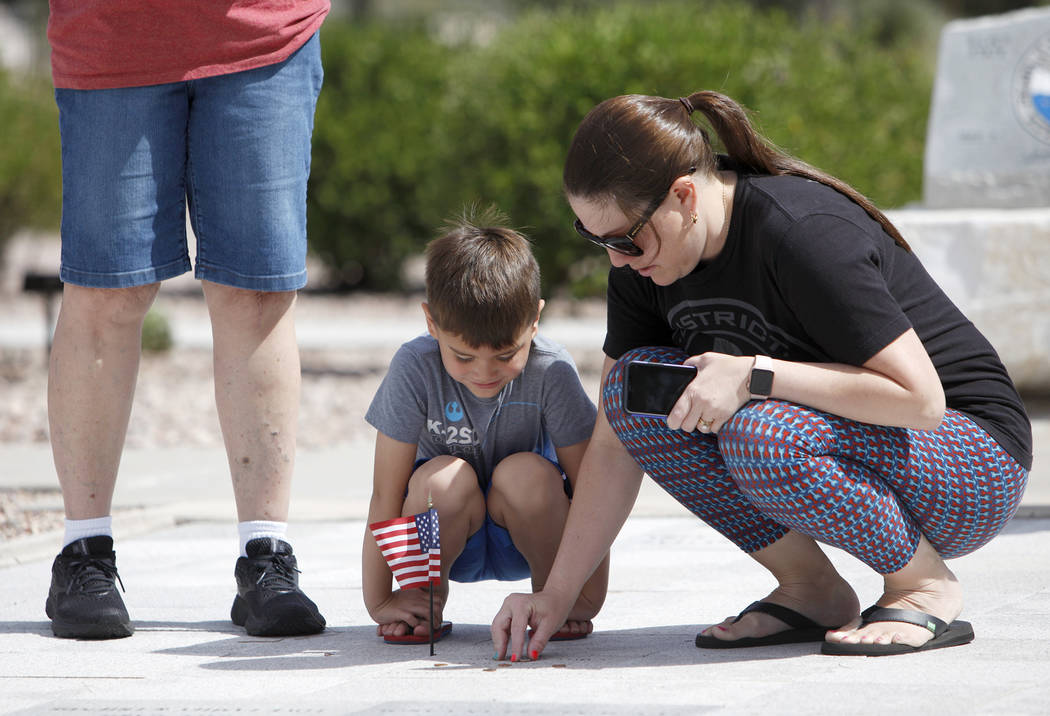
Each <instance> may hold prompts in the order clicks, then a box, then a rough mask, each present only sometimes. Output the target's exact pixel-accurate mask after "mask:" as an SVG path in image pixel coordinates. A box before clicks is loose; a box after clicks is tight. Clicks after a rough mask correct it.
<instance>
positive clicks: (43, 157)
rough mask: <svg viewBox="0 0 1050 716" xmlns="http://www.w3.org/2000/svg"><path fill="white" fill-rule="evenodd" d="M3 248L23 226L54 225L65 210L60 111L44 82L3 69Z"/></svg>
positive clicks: (0, 183)
mask: <svg viewBox="0 0 1050 716" xmlns="http://www.w3.org/2000/svg"><path fill="white" fill-rule="evenodd" d="M0 128H2V131H3V137H4V138H3V140H2V142H0V249H2V248H3V245H4V243H5V242H6V241H7V240H8V239H9V238H10V237H11V235H12V234H13V233H14V232H15V231H17V230H18V229H20V228H23V227H33V228H43V229H54V228H57V227H58V224H59V220H60V218H61V213H62V157H61V149H60V146H59V138H58V110H57V109H56V108H55V101H54V99H53V95H52V93H51V89H50V86H49V85H48V84H46V83H45V82H43V81H39V82H31V81H27V82H22V83H18V84H15V83H12V82H11V81H10V80H9V79H8V78H7V76H6V75H5V74H4V73H3V71H2V70H0Z"/></svg>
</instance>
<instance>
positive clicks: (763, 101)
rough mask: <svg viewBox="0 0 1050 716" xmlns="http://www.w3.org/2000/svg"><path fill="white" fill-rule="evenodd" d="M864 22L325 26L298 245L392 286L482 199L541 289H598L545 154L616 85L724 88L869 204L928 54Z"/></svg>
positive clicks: (738, 11)
mask: <svg viewBox="0 0 1050 716" xmlns="http://www.w3.org/2000/svg"><path fill="white" fill-rule="evenodd" d="M881 29H882V28H880V27H879V26H878V25H877V24H876V23H868V24H863V23H862V24H857V23H856V22H852V23H851V22H845V21H838V22H833V23H832V24H831V25H829V26H825V25H822V24H820V23H816V22H808V21H805V20H796V19H794V18H792V17H789V16H788V15H787V14H785V13H783V12H780V11H776V10H757V9H755V8H753V7H751V6H750V5H747V4H744V3H725V4H723V3H697V2H688V3H682V2H659V3H656V2H654V3H647V4H644V5H635V4H630V5H627V4H625V5H618V4H614V5H611V6H604V7H600V8H594V9H571V8H570V9H563V10H553V11H551V10H538V11H532V12H527V13H525V14H524V15H522V16H520V17H519V18H518V19H516V20H514V21H513V22H511V23H509V24H507V25H506V26H504V27H503V28H502V29H500V30H499V31H498V32H497V34H496V36H495V37H494V38H492V40H491V41H490V42H487V43H485V44H484V45H480V46H479V45H464V46H452V47H449V46H445V45H442V44H440V43H439V42H438V41H437V40H435V39H434V38H433V36H432V35H430V34H428V33H426V32H424V31H423V30H422V29H421V28H407V29H406V28H405V27H388V26H383V25H380V24H376V25H370V26H367V27H352V26H347V25H342V24H338V23H337V22H334V21H333V22H330V23H328V24H327V25H326V27H325V29H324V31H323V38H322V46H323V47H324V62H325V72H326V81H325V82H326V83H325V88H324V90H323V91H322V96H321V100H320V103H319V107H318V115H317V124H316V128H315V139H314V142H315V150H314V164H313V176H312V178H311V188H310V198H309V202H310V216H309V221H310V237H311V245H312V247H313V250H314V251H315V252H316V253H317V254H318V255H319V256H321V257H322V258H323V259H324V260H325V261H326V262H328V263H329V264H330V265H331V266H333V267H334V268H335V269H336V272H337V274H338V275H340V276H342V277H343V279H344V282H345V283H346V284H355V283H356V285H358V286H360V287H364V288H369V289H379V290H385V289H394V288H397V287H398V267H399V265H400V262H401V261H402V260H403V259H404V258H405V257H407V256H409V255H411V254H413V253H416V252H418V251H419V250H420V249H421V248H422V246H423V244H424V243H425V242H426V241H427V240H428V239H429V238H430V237H431V236H432V235H433V232H434V230H435V227H437V226H439V225H440V223H441V222H442V220H443V219H444V218H446V217H448V216H449V215H451V214H455V213H457V212H458V211H459V210H460V209H461V208H462V207H463V205H464V204H467V203H471V202H481V203H490V202H492V203H495V204H497V205H498V206H499V207H500V208H502V209H503V210H504V211H506V212H507V213H508V214H509V215H510V217H511V220H512V221H513V222H515V224H516V225H518V226H520V227H522V228H524V229H525V231H526V232H527V233H528V234H529V235H530V236H531V237H532V238H533V240H534V242H535V251H536V254H537V256H538V258H539V260H540V263H541V266H542V269H543V272H544V278H545V282H546V288H547V290H548V291H549V290H551V289H553V288H558V287H562V286H566V285H568V284H572V285H573V287H574V289H575V291H576V292H577V293H580V292H592V291H594V290H600V287H601V286H602V285H603V276H604V271H605V264H604V260H603V256H602V255H601V254H597V256H596V254H595V252H594V251H593V250H592V249H591V247H590V246H589V245H588V244H586V243H585V242H583V241H581V240H579V239H578V238H576V236H575V234H573V233H572V231H571V230H570V229H568V227H569V224H570V221H571V215H570V213H569V209H568V207H567V206H566V204H565V202H564V199H563V197H562V195H561V169H562V160H563V157H564V153H565V148H566V147H567V145H568V142H569V140H570V138H571V136H572V133H573V131H574V130H575V128H576V126H577V124H578V123H579V121H580V120H581V119H582V117H583V115H584V114H585V113H586V112H587V111H588V110H589V109H590V108H591V107H592V106H594V104H596V103H597V102H599V101H601V100H602V99H605V98H607V97H610V96H613V95H616V94H623V93H627V92H641V93H646V94H659V95H664V96H670V97H674V96H678V95H683V94H687V93H689V92H691V91H694V90H696V89H700V88H705V89H715V90H719V91H722V92H725V93H726V94H729V95H730V96H733V97H734V98H736V99H737V100H739V101H740V102H741V103H743V104H744V105H745V106H747V107H749V108H750V109H751V110H753V111H754V119H755V121H756V123H757V124H758V125H759V126H760V128H761V129H762V131H764V132H765V133H766V134H767V136H769V137H770V138H771V139H772V140H773V141H775V142H776V143H777V144H779V145H780V146H781V147H783V148H784V149H786V150H788V151H790V152H792V153H794V154H797V155H798V156H800V157H802V158H803V159H806V160H807V161H809V162H811V163H812V164H815V165H817V166H819V167H821V168H823V169H826V170H828V171H830V172H831V173H834V174H837V175H839V176H841V177H842V178H844V179H846V180H847V181H850V182H851V183H853V184H854V185H855V186H857V187H858V188H859V189H860V190H861V191H863V192H865V193H867V194H868V195H869V196H871V197H872V198H873V199H874V200H875V201H876V202H877V203H878V204H880V205H881V206H884V207H888V208H892V207H895V206H899V205H901V204H904V203H906V202H909V201H912V200H915V199H917V198H918V197H919V196H920V194H921V179H922V156H923V142H924V137H925V131H926V117H927V113H928V109H929V97H930V90H931V85H932V63H931V58H930V57H929V55H928V52H927V51H926V50H925V49H919V48H918V47H914V48H913V47H911V46H905V47H900V46H897V47H894V46H892V45H890V46H887V42H886V38H885V36H884V35H881V36H880V34H879V32H880V30H881Z"/></svg>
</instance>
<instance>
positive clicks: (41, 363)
mask: <svg viewBox="0 0 1050 716" xmlns="http://www.w3.org/2000/svg"><path fill="white" fill-rule="evenodd" d="M0 300H2V302H3V304H4V309H5V311H6V312H8V315H12V314H14V315H22V316H24V317H25V319H26V320H34V321H35V320H40V313H41V308H40V302H39V300H29V299H24V298H21V297H9V296H7V297H2V298H0ZM420 300H421V299H420V298H419V297H411V298H404V297H382V296H362V295H352V296H349V297H333V296H317V295H311V294H304V295H303V296H301V298H300V302H299V308H298V315H299V316H300V317H302V318H307V317H308V318H309V319H311V320H318V319H322V320H323V318H324V317H325V316H326V315H335V313H336V312H338V313H339V314H340V315H347V314H352V315H356V316H361V317H365V316H367V317H368V318H369V319H371V320H375V321H383V320H390V319H395V318H396V319H403V318H404V317H406V316H411V317H414V316H416V315H418V314H419V311H420V308H419V302H420ZM156 307H157V308H158V309H159V310H160V311H161V313H163V314H164V315H166V316H168V317H169V318H172V319H175V318H177V319H178V320H191V321H204V322H205V323H206V322H207V320H208V319H207V312H206V309H205V307H204V303H203V301H202V300H201V298H200V297H199V295H195V294H192V293H190V294H187V293H186V292H185V291H181V292H172V293H168V294H166V293H165V292H164V291H163V290H162V292H161V295H160V296H159V297H158V299H157V304H156ZM567 310H572V311H573V312H574V313H579V312H581V311H583V312H585V313H586V315H588V316H589V317H591V316H593V317H594V319H595V320H602V316H604V313H603V310H604V309H603V308H602V307H601V306H600V305H597V304H582V305H573V306H572V307H571V308H570V307H568V306H566V307H565V308H561V309H559V308H558V306H557V305H555V304H552V305H550V306H548V308H547V309H545V311H544V316H553V315H558V314H559V313H562V314H563V313H564V311H567ZM411 337H412V336H405V339H406V340H407V339H408V338H411ZM394 350H396V346H391V347H389V348H384V349H378V350H376V349H369V350H338V351H316V350H310V351H302V352H301V362H302V374H303V377H302V400H301V406H300V416H299V446H300V447H301V448H311V447H322V446H330V445H333V444H338V443H340V442H344V441H352V440H355V439H359V438H362V437H370V436H371V435H372V432H373V431H372V428H371V427H370V426H369V425H368V424H367V423H365V421H364V413H365V410H366V409H367V408H368V404H369V402H370V401H371V399H372V396H373V394H374V393H375V390H376V388H377V387H378V386H379V383H380V381H381V380H382V378H383V375H384V374H385V372H386V368H387V365H388V364H389V362H390V358H391V357H392V356H393V353H394ZM599 353H600V351H599V348H598V347H596V348H595V354H594V356H595V357H596V359H592V356H575V355H574V358H576V360H577V362H578V363H579V364H580V369H581V373H582V375H583V378H584V382H585V384H586V385H588V388H589V389H590V390H591V392H592V394H593V392H594V390H593V387H592V385H596V382H597V375H598V370H599V368H600V366H599V363H598V360H597V359H600V355H598V354H599ZM0 391H2V394H3V399H2V400H0V449H2V446H3V445H4V444H12V443H46V442H47V441H48V435H49V433H48V423H47V359H46V354H45V351H44V349H43V347H41V348H40V349H34V350H25V349H10V348H8V349H4V348H0ZM126 445H127V447H129V448H146V449H148V448H151V447H164V446H174V445H193V446H221V445H222V436H221V434H220V431H219V421H218V416H217V414H216V412H215V402H214V386H213V373H212V365H211V352H210V351H207V350H190V349H178V348H176V349H173V350H171V351H169V352H167V353H160V354H149V353H147V354H145V355H144V356H143V358H142V363H141V365H140V368H139V379H138V384H137V388H136V393H135V402H134V406H133V408H132V414H131V422H130V424H129V426H128V434H127V441H126ZM59 525H61V499H60V496H59V494H58V491H57V489H56V490H54V491H26V490H4V489H0V537H2V538H10V537H12V536H15V535H19V534H26V533H36V532H41V531H45V530H47V529H53V528H56V527H58V526H59Z"/></svg>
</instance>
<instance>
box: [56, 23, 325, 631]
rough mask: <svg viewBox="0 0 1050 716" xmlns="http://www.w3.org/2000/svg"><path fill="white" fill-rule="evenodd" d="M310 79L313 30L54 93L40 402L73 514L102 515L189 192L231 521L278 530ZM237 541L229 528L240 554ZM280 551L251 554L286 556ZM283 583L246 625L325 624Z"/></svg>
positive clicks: (290, 402)
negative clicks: (252, 62) (167, 77)
mask: <svg viewBox="0 0 1050 716" xmlns="http://www.w3.org/2000/svg"><path fill="white" fill-rule="evenodd" d="M321 81H322V71H321V66H320V48H319V41H318V39H317V37H316V36H315V37H314V38H312V39H311V40H310V41H309V42H307V43H306V44H305V45H304V46H303V47H302V48H300V49H299V50H298V51H297V52H295V53H294V54H293V55H292V56H291V57H289V58H288V59H287V60H285V61H283V62H281V63H278V64H274V65H270V66H267V67H262V68H258V69H254V70H248V71H245V72H240V73H235V74H230V75H223V76H219V77H212V78H205V79H200V80H193V81H189V82H182V83H173V84H166V85H156V86H150V87H135V88H126V89H113V90H91V91H77V90H65V89H59V90H56V100H57V103H58V106H59V111H60V127H61V134H62V159H63V193H64V199H63V217H62V267H61V277H62V279H63V280H64V281H65V282H66V287H65V291H64V294H63V302H62V309H61V313H60V316H59V321H58V326H57V328H56V333H55V342H54V348H53V351H52V363H51V377H50V384H49V414H50V419H51V427H52V445H53V451H54V455H55V464H56V467H57V470H58V474H59V480H60V482H61V484H62V488H63V497H64V500H65V504H66V513H67V518H69V519H70V520H77V521H79V520H87V519H92V518H105V517H107V516H108V515H109V511H110V503H111V499H112V493H113V485H114V483H115V480H116V473H117V466H118V464H119V461H120V454H121V452H122V449H123V441H124V434H125V432H126V430H127V425H128V419H129V415H130V408H131V397H132V394H133V392H134V387H135V379H136V374H137V369H138V356H139V341H140V330H141V325H142V320H143V317H144V316H145V313H146V311H147V310H148V308H149V307H150V305H151V303H152V300H153V297H154V296H155V295H156V290H157V285H158V283H159V282H160V281H162V280H164V279H166V278H170V277H173V276H176V275H178V274H181V273H184V272H185V271H187V270H189V268H190V262H189V253H188V250H187V245H186V228H185V226H186V218H185V217H186V206H187V204H186V199H187V196H188V198H189V209H190V216H191V219H192V222H193V226H194V231H195V233H196V235H197V238H198V247H197V266H196V275H197V277H198V278H201V279H204V283H203V286H204V292H205V296H206V298H207V302H208V308H209V312H210V314H211V318H212V333H213V339H214V351H215V380H216V387H217V390H216V403H217V407H218V412H219V418H220V423H221V425H222V430H223V435H224V438H225V442H226V448H227V453H228V457H229V462H230V468H231V472H232V474H233V481H234V492H235V495H236V498H237V511H238V516H239V519H240V521H241V523H242V525H244V524H247V523H249V522H250V523H253V524H255V523H261V522H266V523H268V524H269V525H270V526H271V527H270V529H271V530H272V531H273V532H274V534H275V535H279V534H283V529H284V523H285V521H286V520H287V512H288V496H289V487H290V480H291V473H292V465H293V460H292V456H293V455H294V452H295V427H296V422H297V419H298V413H297V410H298V400H299V361H298V351H297V348H296V344H295V332H294V324H293V308H294V303H295V290H296V289H298V288H301V287H302V286H303V285H304V284H305V281H306V269H305V254H306V230H305V229H306V227H305V224H306V218H305V217H306V214H305V211H306V207H305V199H306V181H307V177H308V174H309V169H310V135H311V132H312V128H313V113H314V107H315V103H316V99H317V94H318V92H319V90H320V85H321ZM268 544H278V542H277V541H276V540H272V541H270V542H268ZM244 550H245V540H244V539H243V538H242V558H244V559H247V558H248V555H246V553H245V551H244ZM282 550H283V548H281V549H278V550H271V552H272V554H271V553H267V555H268V556H266V557H265V558H266V559H270V558H272V559H277V560H285V561H287V559H288V558H289V557H290V552H289V553H288V554H285V553H284V552H283V551H282ZM250 556H251V558H252V560H256V558H257V557H258V556H259V555H257V554H255V553H252V554H251V555H250ZM292 559H293V560H294V558H292ZM256 561H257V560H256ZM249 566H251V565H249ZM293 566H294V564H293ZM250 571H251V570H250V569H247V568H246V569H245V570H242V569H240V566H239V567H238V583H239V587H240V593H239V595H238V600H240V601H241V602H242V603H243V602H245V601H246V599H247V601H248V602H250V603H253V604H254V603H262V601H265V600H257V599H253V598H251V595H249V594H247V593H246V592H247V591H250V590H251V589H252V588H253V587H252V586H251V585H249V584H248V582H249V581H252V580H249V579H248V577H247V576H246V577H245V579H244V580H243V581H244V584H240V583H241V582H242V580H241V576H242V575H241V573H242V572H244V574H245V575H247V574H248V572H250ZM286 571H287V570H286ZM282 573H283V572H282ZM287 573H288V574H295V572H294V571H288V572H287ZM249 576H250V575H249ZM252 584H254V581H252ZM293 593H297V594H298V595H299V596H297V597H295V600H294V601H296V604H295V605H293V606H290V607H289V609H284V607H281V610H280V612H281V613H279V614H272V613H270V614H256V613H255V612H254V611H252V610H251V609H249V610H247V612H246V610H244V609H241V610H238V609H237V606H238V604H237V603H236V602H235V605H234V610H233V618H234V621H235V622H236V623H239V624H240V623H244V622H245V620H247V626H246V628H248V629H249V631H250V632H251V633H256V634H262V633H266V632H267V631H268V630H269V631H271V632H272V633H278V632H280V633H307V632H310V631H319V630H320V629H321V628H323V627H324V620H323V618H322V617H321V616H320V614H319V613H317V610H316V608H315V607H314V606H313V604H312V602H309V600H308V599H306V597H305V595H302V593H301V592H298V590H297V589H296V590H295V591H294V592H293ZM299 597H301V599H300V598H299ZM118 600H119V597H118ZM303 600H305V601H303ZM283 601H284V602H288V601H289V600H283ZM280 602H282V600H272V601H270V602H269V604H271V605H273V604H277V603H280ZM242 606H243V604H242ZM120 607H121V609H122V608H123V604H122V603H121V605H120ZM293 612H294V613H293ZM125 614H126V613H125ZM83 616H84V619H85V621H90V620H91V619H92V618H94V617H97V616H98V615H83ZM128 626H129V625H128ZM74 631H75V630H74ZM127 633H130V631H128V632H127ZM65 635H72V636H76V634H75V633H70V634H65ZM121 635H126V634H121Z"/></svg>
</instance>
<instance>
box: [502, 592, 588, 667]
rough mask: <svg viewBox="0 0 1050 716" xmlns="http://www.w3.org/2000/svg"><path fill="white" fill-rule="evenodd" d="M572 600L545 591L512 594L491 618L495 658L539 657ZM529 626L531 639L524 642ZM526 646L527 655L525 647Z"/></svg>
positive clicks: (565, 616)
mask: <svg viewBox="0 0 1050 716" xmlns="http://www.w3.org/2000/svg"><path fill="white" fill-rule="evenodd" d="M572 606H573V600H571V599H567V598H562V597H561V596H559V595H556V594H553V593H548V592H544V591H539V592H535V593H533V594H511V595H510V596H508V597H507V598H506V599H504V600H503V607H502V608H501V609H500V610H499V612H498V613H497V614H496V617H495V618H494V619H493V620H492V644H493V646H494V647H495V648H496V658H497V659H504V658H506V656H507V647H508V646H509V647H510V660H511V661H518V660H519V659H521V658H523V657H525V656H528V657H529V658H530V659H538V658H539V656H540V654H542V653H543V649H544V647H546V646H547V640H548V639H550V638H551V634H553V633H554V632H556V631H558V630H559V629H561V627H562V625H563V624H564V623H565V619H566V618H567V617H568V615H569V610H570V609H572ZM529 627H532V639H531V640H530V641H529V642H528V644H526V641H525V640H526V631H527V629H528V628H529ZM526 646H527V647H528V650H529V652H528V654H525V653H524V652H525V648H526Z"/></svg>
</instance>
